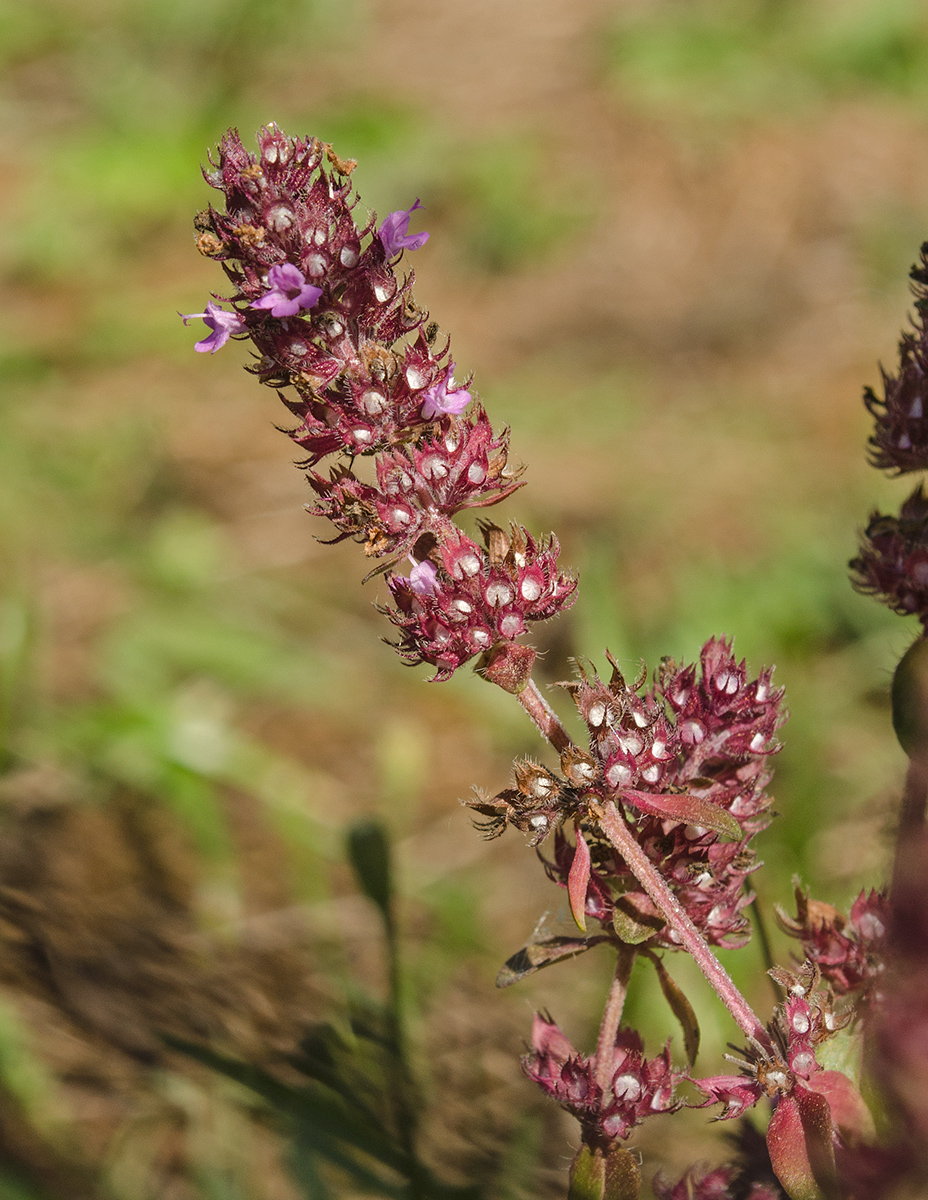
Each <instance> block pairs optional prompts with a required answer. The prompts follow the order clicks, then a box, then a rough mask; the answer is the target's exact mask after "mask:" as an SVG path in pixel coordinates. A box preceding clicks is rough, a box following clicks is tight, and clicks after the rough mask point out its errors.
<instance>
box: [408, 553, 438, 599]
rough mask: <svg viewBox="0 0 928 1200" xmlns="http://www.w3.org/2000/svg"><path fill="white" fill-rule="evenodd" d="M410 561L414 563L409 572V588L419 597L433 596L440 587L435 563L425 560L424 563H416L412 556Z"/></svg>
mask: <svg viewBox="0 0 928 1200" xmlns="http://www.w3.org/2000/svg"><path fill="white" fill-rule="evenodd" d="M408 557H409V561H410V562H411V563H412V565H413V566H412V570H411V571H410V572H409V586H410V588H411V589H412V590H413V591H414V592H415V593H416V595H417V596H431V595H433V594H434V592H435V589H436V588H437V587H438V571H437V569H436V568H435V566H434V564H433V563H430V562H429V560H428V559H427V558H426V559H423V560H422V562H416V560H415V559H414V558H413V556H412V555H411V554H410V555H409V556H408Z"/></svg>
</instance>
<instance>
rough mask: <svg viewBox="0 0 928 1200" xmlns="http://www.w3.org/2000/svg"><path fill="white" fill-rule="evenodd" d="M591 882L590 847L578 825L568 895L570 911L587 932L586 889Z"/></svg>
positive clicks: (568, 878)
mask: <svg viewBox="0 0 928 1200" xmlns="http://www.w3.org/2000/svg"><path fill="white" fill-rule="evenodd" d="M589 884H590V848H589V846H588V845H587V844H586V839H585V838H584V836H583V833H582V832H581V829H580V826H579V825H578V826H577V848H576V850H575V851H574V861H573V862H572V863H571V865H570V874H569V875H568V876H567V895H568V897H569V899H570V911H571V912H572V913H573V916H574V920H575V921H576V922H577V924H578V925H579V927H580V928H581V929H582V930H583V932H584V933H586V890H587V888H588V887H589Z"/></svg>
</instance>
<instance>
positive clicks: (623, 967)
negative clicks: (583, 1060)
mask: <svg viewBox="0 0 928 1200" xmlns="http://www.w3.org/2000/svg"><path fill="white" fill-rule="evenodd" d="M637 955H638V950H637V948H636V947H635V946H624V945H623V946H620V947H619V955H618V958H617V959H616V964H615V974H614V975H613V977H612V986H611V987H610V988H609V999H608V1000H607V1001H606V1010H605V1012H604V1013H603V1019H602V1023H601V1025H600V1027H599V1040H598V1041H597V1043H596V1082H597V1083H598V1084H599V1086H600V1087H601V1088H602V1089H603V1091H604V1092H605V1091H606V1090H607V1089H608V1088H609V1086H610V1085H611V1083H612V1076H613V1074H614V1066H615V1064H614V1061H613V1060H614V1058H615V1055H614V1053H613V1050H614V1048H615V1039H616V1036H617V1034H618V1032H619V1025H620V1023H621V1021H622V1009H623V1008H624V1007H625V997H626V996H627V995H628V981H629V979H631V975H632V967H633V966H634V965H635V958H636V957H637Z"/></svg>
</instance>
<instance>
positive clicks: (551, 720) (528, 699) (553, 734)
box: [518, 679, 573, 754]
mask: <svg viewBox="0 0 928 1200" xmlns="http://www.w3.org/2000/svg"><path fill="white" fill-rule="evenodd" d="M518 700H519V703H520V704H521V705H522V707H523V708H524V709H525V711H526V712H527V713H528V715H529V716H530V717H531V718H532V721H533V722H534V724H535V728H536V729H537V730H538V732H539V733H540V734H541V736H542V737H543V738H544V739H545V741H548V742H550V743H551V745H552V746H553V747H554V749H555V750H556V751H557V752H558V754H563V753H564V751H565V750H569V749H570V748H571V746H573V741H572V740H571V737H570V734H569V733H568V732H567V730H566V729H565V728H564V726H563V725H562V724H561V719H560V717H559V716H558V715H557V713H556V712H555V711H554V709H553V708H552V707H551V705H550V704H549V703H548V701H547V700H546V699H545V698H544V696H543V695H542V694H541V692H540V691H539V690H538V684H537V683H536V682H535V680H534V679H529V681H528V683H527V684H526V685H525V687H524V688H523V689H522V691H521V692H519V693H518Z"/></svg>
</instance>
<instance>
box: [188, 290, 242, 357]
mask: <svg viewBox="0 0 928 1200" xmlns="http://www.w3.org/2000/svg"><path fill="white" fill-rule="evenodd" d="M177 315H178V316H179V317H180V318H181V319H182V320H183V322H184V324H185V325H186V324H187V323H188V321H196V320H202V321H204V322H205V323H206V325H208V326H209V328H210V329H211V330H212V331H213V332H212V333H211V334H210V335H209V337H205V338H203V340H202V341H199V342H197V344H196V345H195V346H194V350H196V352H197V353H198V354H206V353H209V354H215V353H216V351H217V350H219V349H221V348H222V347H223V346H224V345H225V344H226V342H227V341H228V340H229V338H230V337H231V336H232V334H233V333H241V332H242V330H243V329H244V328H245V321H244V319H243V318H242V317H240V316H239V315H238V313H237V312H226V310H225V309H224V308H220V307H219V305H218V304H214V303H213V302H212V300H207V302H206V312H201V313H178V314H177Z"/></svg>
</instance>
